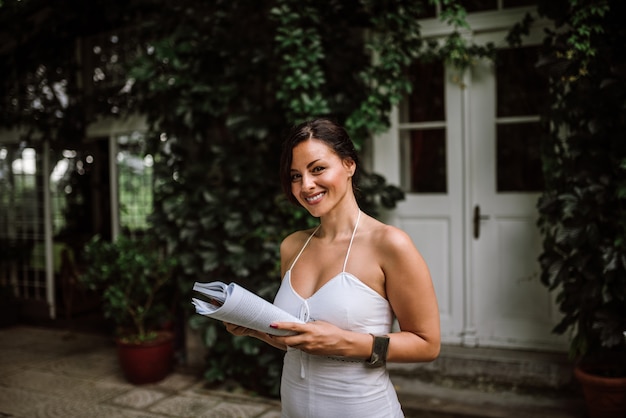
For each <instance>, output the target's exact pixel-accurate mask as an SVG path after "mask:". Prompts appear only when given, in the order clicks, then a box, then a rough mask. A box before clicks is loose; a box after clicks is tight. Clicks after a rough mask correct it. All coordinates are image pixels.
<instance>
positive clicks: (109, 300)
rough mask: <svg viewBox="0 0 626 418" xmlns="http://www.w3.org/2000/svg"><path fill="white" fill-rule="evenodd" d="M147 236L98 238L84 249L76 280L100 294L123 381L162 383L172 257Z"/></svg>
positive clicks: (168, 345) (168, 346)
mask: <svg viewBox="0 0 626 418" xmlns="http://www.w3.org/2000/svg"><path fill="white" fill-rule="evenodd" d="M155 242H156V240H154V239H153V238H151V237H149V236H146V237H143V238H140V239H131V238H128V237H125V236H120V237H118V238H117V239H116V240H115V241H114V242H109V241H106V240H103V239H102V238H101V237H99V236H95V237H94V238H92V239H91V240H90V241H89V242H88V243H87V244H86V246H85V251H84V261H85V265H86V269H85V272H84V273H83V274H81V275H80V280H81V282H83V283H84V284H86V285H87V286H88V287H89V288H90V289H92V290H95V291H98V292H100V293H101V298H102V307H103V310H104V315H105V317H106V318H109V319H111V320H112V321H113V322H114V323H115V325H116V337H117V338H116V342H117V349H118V357H119V360H120V365H121V367H122V371H123V372H124V375H125V377H126V378H127V379H128V380H129V381H130V382H131V383H135V384H143V383H151V382H156V381H159V380H161V379H163V378H164V377H165V376H167V374H169V372H170V371H171V368H172V366H173V354H174V348H173V336H172V333H171V332H169V331H166V330H164V328H163V324H164V322H165V321H167V320H168V319H169V316H171V312H172V309H171V307H172V306H173V303H174V298H173V296H172V295H173V289H175V286H174V283H173V273H174V270H175V268H176V266H177V262H176V259H174V258H173V257H167V256H166V255H165V254H164V253H163V251H162V250H161V249H160V248H159V247H158V246H157V245H156V244H155Z"/></svg>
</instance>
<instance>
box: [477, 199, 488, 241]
mask: <svg viewBox="0 0 626 418" xmlns="http://www.w3.org/2000/svg"><path fill="white" fill-rule="evenodd" d="M487 219H489V215H481V214H480V205H476V206H474V239H478V237H480V221H486V220H487Z"/></svg>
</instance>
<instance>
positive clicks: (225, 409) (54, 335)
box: [0, 326, 280, 418]
mask: <svg viewBox="0 0 626 418" xmlns="http://www.w3.org/2000/svg"><path fill="white" fill-rule="evenodd" d="M279 416H280V405H279V403H278V402H276V401H273V400H267V399H263V398H254V397H249V396H243V395H235V394H230V393H224V392H219V391H209V390H207V389H205V388H204V387H203V382H202V381H200V380H199V379H197V378H195V377H194V376H190V375H186V374H182V373H176V372H175V373H172V374H171V375H169V376H168V377H167V378H165V379H164V380H163V381H161V382H159V383H157V384H152V385H142V386H134V385H132V384H130V383H128V382H126V381H125V380H124V378H123V376H122V374H121V371H120V369H119V367H118V364H117V359H116V355H115V346H114V345H113V343H112V342H111V341H110V340H109V339H107V338H106V337H103V336H102V335H98V334H87V333H74V332H68V331H64V330H58V329H48V328H38V327H30V326H15V327H9V328H1V329H0V417H2V418H3V417H15V418H18V417H19V418H39V417H41V418H56V417H58V418H98V417H103V418H104V417H106V418H112V417H114V418H118V417H119V418H157V417H159V418H163V417H170V418H171V417H194V418H218V417H220V418H222V417H223V418H227V417H236V418H278V417H279Z"/></svg>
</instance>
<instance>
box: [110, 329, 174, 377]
mask: <svg viewBox="0 0 626 418" xmlns="http://www.w3.org/2000/svg"><path fill="white" fill-rule="evenodd" d="M117 354H118V358H119V361H120V366H121V368H122V372H123V373H124V377H126V379H127V380H128V381H129V382H131V383H133V384H136V385H141V384H145V383H154V382H158V381H160V380H162V379H164V378H165V377H166V376H167V375H168V374H169V373H170V372H171V371H172V366H173V363H174V361H173V360H174V338H173V335H172V334H171V333H168V332H162V333H159V336H158V338H156V339H155V340H152V341H148V342H144V343H130V342H125V341H122V340H120V339H118V340H117Z"/></svg>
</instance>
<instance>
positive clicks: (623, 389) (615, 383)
mask: <svg viewBox="0 0 626 418" xmlns="http://www.w3.org/2000/svg"><path fill="white" fill-rule="evenodd" d="M607 367H610V366H607ZM574 374H575V376H576V378H577V379H578V381H579V382H580V383H581V385H582V388H583V393H584V395H585V402H586V404H587V412H588V413H589V417H590V418H624V417H626V377H604V376H601V375H596V374H590V373H589V372H588V371H585V370H584V369H582V368H581V367H579V366H577V367H576V368H575V369H574Z"/></svg>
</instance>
